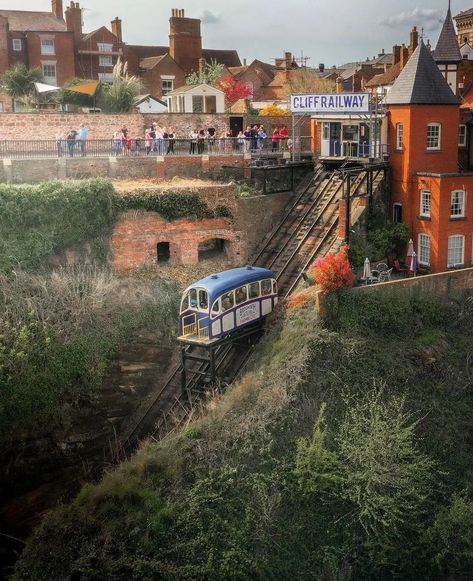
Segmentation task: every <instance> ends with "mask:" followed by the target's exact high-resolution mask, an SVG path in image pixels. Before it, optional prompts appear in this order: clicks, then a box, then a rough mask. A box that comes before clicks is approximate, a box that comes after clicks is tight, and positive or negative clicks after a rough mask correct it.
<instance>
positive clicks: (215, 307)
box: [212, 299, 220, 317]
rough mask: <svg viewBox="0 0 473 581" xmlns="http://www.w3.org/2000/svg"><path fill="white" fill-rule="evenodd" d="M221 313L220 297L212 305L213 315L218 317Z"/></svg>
mask: <svg viewBox="0 0 473 581" xmlns="http://www.w3.org/2000/svg"><path fill="white" fill-rule="evenodd" d="M219 313H220V299H218V301H215V302H214V304H213V305H212V317H216V316H217V315H218V314H219Z"/></svg>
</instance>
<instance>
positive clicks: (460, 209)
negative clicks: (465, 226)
mask: <svg viewBox="0 0 473 581" xmlns="http://www.w3.org/2000/svg"><path fill="white" fill-rule="evenodd" d="M458 194H461V196H460V197H458ZM465 206H466V192H465V191H464V190H453V192H452V195H451V199H450V218H464V217H465Z"/></svg>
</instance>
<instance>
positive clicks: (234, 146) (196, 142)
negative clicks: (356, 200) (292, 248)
mask: <svg viewBox="0 0 473 581" xmlns="http://www.w3.org/2000/svg"><path fill="white" fill-rule="evenodd" d="M294 147H297V148H299V149H300V150H302V151H305V152H310V150H311V137H301V138H298V141H297V143H296V144H295V143H294V142H293V141H292V140H291V138H288V139H281V140H278V141H272V139H271V137H270V136H269V137H267V138H266V139H238V138H236V137H231V138H208V137H207V138H205V139H190V138H188V139H148V140H147V139H144V138H141V137H136V138H133V139H128V140H125V139H87V140H86V141H81V140H78V139H75V140H68V139H63V138H61V139H45V140H35V139H22V140H0V159H35V158H55V157H56V158H60V157H71V158H74V157H127V156H129V157H136V156H140V157H146V156H164V155H243V154H245V153H248V154H251V155H252V156H256V157H257V156H259V155H262V154H265V155H266V154H273V155H278V154H281V153H284V152H289V153H290V152H292V150H293V148H294Z"/></svg>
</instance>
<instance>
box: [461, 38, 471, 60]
mask: <svg viewBox="0 0 473 581" xmlns="http://www.w3.org/2000/svg"><path fill="white" fill-rule="evenodd" d="M460 54H461V55H462V60H473V47H472V46H471V45H470V43H468V42H464V43H463V44H462V45H461V47H460Z"/></svg>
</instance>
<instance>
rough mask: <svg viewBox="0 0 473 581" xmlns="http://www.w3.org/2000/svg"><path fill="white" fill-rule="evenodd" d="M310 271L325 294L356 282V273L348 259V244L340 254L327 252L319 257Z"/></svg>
mask: <svg viewBox="0 0 473 581" xmlns="http://www.w3.org/2000/svg"><path fill="white" fill-rule="evenodd" d="M309 272H310V274H311V275H312V276H313V278H314V280H315V284H316V285H317V286H318V287H319V288H320V290H321V291H322V292H323V293H324V294H331V293H334V292H336V291H338V290H340V289H342V288H346V287H351V286H353V284H354V282H355V275H354V274H353V271H352V269H351V265H350V261H349V260H348V246H344V247H343V248H342V249H341V250H340V252H339V253H338V254H327V256H324V257H323V258H319V259H317V260H316V261H315V262H314V264H313V265H312V266H311V267H310V269H309Z"/></svg>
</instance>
